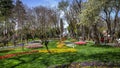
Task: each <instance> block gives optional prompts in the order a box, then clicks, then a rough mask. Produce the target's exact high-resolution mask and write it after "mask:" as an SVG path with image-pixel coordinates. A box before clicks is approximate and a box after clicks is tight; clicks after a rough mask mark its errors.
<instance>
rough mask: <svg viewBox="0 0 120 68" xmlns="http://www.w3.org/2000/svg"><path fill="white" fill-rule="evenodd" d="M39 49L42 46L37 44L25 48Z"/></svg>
mask: <svg viewBox="0 0 120 68" xmlns="http://www.w3.org/2000/svg"><path fill="white" fill-rule="evenodd" d="M41 47H43V45H41V44H38V43H36V44H32V45H28V46H26V48H30V49H31V48H41Z"/></svg>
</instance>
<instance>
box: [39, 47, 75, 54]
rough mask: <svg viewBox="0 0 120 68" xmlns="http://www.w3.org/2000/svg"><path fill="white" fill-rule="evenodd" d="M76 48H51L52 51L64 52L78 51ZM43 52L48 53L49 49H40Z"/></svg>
mask: <svg viewBox="0 0 120 68" xmlns="http://www.w3.org/2000/svg"><path fill="white" fill-rule="evenodd" d="M76 51H77V50H76V49H73V48H69V49H50V52H52V53H63V52H76ZM39 52H41V53H48V51H47V50H39Z"/></svg>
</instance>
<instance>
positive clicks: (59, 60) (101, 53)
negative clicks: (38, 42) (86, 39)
mask: <svg viewBox="0 0 120 68" xmlns="http://www.w3.org/2000/svg"><path fill="white" fill-rule="evenodd" d="M49 48H50V49H51V48H56V42H54V41H53V42H50V43H49ZM40 49H45V47H44V48H40ZM40 49H38V50H40ZM75 49H77V52H75V53H54V54H49V53H34V54H29V55H22V56H17V57H12V58H8V59H3V60H0V68H46V67H49V66H54V65H60V64H67V63H72V62H86V61H100V62H104V63H114V64H119V63H120V48H115V47H109V46H93V45H90V44H87V45H82V46H77V47H75ZM25 50H26V51H29V49H28V50H27V49H25ZM19 51H21V50H18V52H19ZM15 52H16V50H15V51H12V52H8V53H15ZM8 53H7V54H8ZM4 54H6V53H1V55H4Z"/></svg>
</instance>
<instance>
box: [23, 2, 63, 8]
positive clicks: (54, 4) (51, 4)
mask: <svg viewBox="0 0 120 68" xmlns="http://www.w3.org/2000/svg"><path fill="white" fill-rule="evenodd" d="M21 1H22V2H23V4H25V5H27V6H28V7H30V8H32V7H36V6H40V5H42V6H48V7H54V6H57V5H58V2H60V1H61V0H21Z"/></svg>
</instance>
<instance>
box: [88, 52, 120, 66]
mask: <svg viewBox="0 0 120 68" xmlns="http://www.w3.org/2000/svg"><path fill="white" fill-rule="evenodd" d="M87 58H90V59H94V60H95V61H99V62H104V63H106V65H112V66H120V52H112V51H111V52H104V53H97V54H92V55H89V56H88V57H87Z"/></svg>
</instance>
